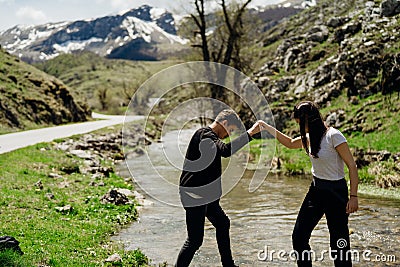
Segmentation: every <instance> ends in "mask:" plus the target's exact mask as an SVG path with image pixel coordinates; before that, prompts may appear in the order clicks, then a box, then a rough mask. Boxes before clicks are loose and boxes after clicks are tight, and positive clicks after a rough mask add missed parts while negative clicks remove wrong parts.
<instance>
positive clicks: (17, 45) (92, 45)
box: [0, 5, 187, 62]
mask: <svg viewBox="0 0 400 267" xmlns="http://www.w3.org/2000/svg"><path fill="white" fill-rule="evenodd" d="M186 43H187V40H185V39H183V38H181V37H179V36H177V35H176V25H175V20H174V17H173V15H172V14H171V13H169V12H167V11H166V10H164V9H160V8H154V7H150V6H148V5H143V6H141V7H139V8H136V9H131V10H129V11H127V12H124V13H122V14H117V15H113V16H106V17H101V18H96V19H92V20H79V21H74V22H59V23H48V24H44V25H39V26H37V25H36V26H21V25H18V26H15V27H13V28H11V29H8V30H6V31H3V32H0V45H1V46H2V47H3V48H4V49H6V50H7V51H8V52H10V53H11V54H14V55H17V56H19V57H20V58H21V59H23V60H25V61H28V62H32V61H43V60H47V59H50V58H53V57H56V56H57V55H59V54H60V53H71V52H74V51H79V50H89V51H92V52H95V53H97V54H99V55H101V56H106V57H110V58H126V59H142V60H155V59H160V58H162V57H163V53H167V50H169V48H170V47H171V45H173V46H174V47H176V46H178V47H179V46H182V45H184V44H186ZM160 47H162V48H160ZM168 52H169V51H168Z"/></svg>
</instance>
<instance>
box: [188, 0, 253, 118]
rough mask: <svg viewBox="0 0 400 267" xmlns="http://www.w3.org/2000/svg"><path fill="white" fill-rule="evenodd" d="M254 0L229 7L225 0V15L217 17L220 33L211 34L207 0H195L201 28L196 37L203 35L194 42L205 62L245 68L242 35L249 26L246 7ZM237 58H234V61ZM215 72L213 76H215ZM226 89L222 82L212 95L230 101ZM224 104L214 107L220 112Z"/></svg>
mask: <svg viewBox="0 0 400 267" xmlns="http://www.w3.org/2000/svg"><path fill="white" fill-rule="evenodd" d="M251 1H252V0H246V1H245V2H244V3H236V4H235V3H234V4H232V5H231V6H228V4H227V2H226V0H221V2H219V3H218V4H219V5H220V6H221V9H222V15H221V20H215V22H214V23H215V24H216V25H215V26H216V27H214V28H216V30H215V31H216V32H215V33H214V34H213V35H211V37H210V36H209V35H208V34H207V29H208V28H209V26H208V25H207V23H208V18H207V16H208V14H206V11H205V5H206V2H210V1H207V0H195V1H194V5H195V12H196V14H191V18H192V19H193V21H194V22H195V24H196V27H197V30H196V31H195V36H198V35H199V36H200V40H201V42H200V44H193V45H192V47H195V48H200V49H201V52H202V58H203V60H204V61H212V62H218V63H222V64H224V65H230V66H233V67H234V68H236V69H238V70H239V71H242V70H243V68H244V63H243V62H244V61H243V60H242V59H241V54H240V52H241V48H242V46H243V44H242V43H241V40H242V37H243V36H244V35H245V31H244V29H245V27H244V23H243V17H244V15H245V12H246V8H247V7H248V5H249V4H250V3H251ZM233 59H234V60H233ZM221 70H222V71H224V70H225V71H226V68H223V69H221ZM219 74H220V75H219V77H217V78H218V79H219V80H218V81H217V83H218V84H224V82H225V80H224V79H225V73H223V72H222V73H219ZM211 76H212V75H210V77H211ZM224 90H225V89H224V88H223V87H221V86H218V85H211V88H210V91H211V97H212V98H214V99H217V100H220V101H221V102H227V96H226V94H225V93H224ZM220 109H221V107H219V106H216V107H214V113H215V114H216V113H218V112H219V111H220Z"/></svg>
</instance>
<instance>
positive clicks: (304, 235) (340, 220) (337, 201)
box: [292, 177, 352, 267]
mask: <svg viewBox="0 0 400 267" xmlns="http://www.w3.org/2000/svg"><path fill="white" fill-rule="evenodd" d="M347 202H348V189H347V183H346V180H345V179H341V180H339V181H327V180H322V179H318V178H316V177H314V179H313V182H312V183H311V186H310V189H309V191H308V193H307V195H306V197H305V199H304V201H303V204H302V205H301V208H300V211H299V215H298V216H297V220H296V224H295V227H294V230H293V234H292V242H293V249H294V250H295V251H296V252H297V253H296V256H297V265H298V266H312V257H313V253H315V254H317V252H313V251H311V247H310V245H309V240H310V236H311V232H312V231H313V229H314V228H315V226H316V225H317V224H318V222H319V220H320V219H321V218H322V216H323V215H324V214H325V216H326V221H327V224H328V229H329V234H330V250H331V251H330V255H331V257H330V258H331V259H333V260H334V263H335V266H336V267H339V266H340V267H342V266H343V267H344V266H346V267H347V266H352V263H351V251H350V240H349V228H348V214H347V213H346V205H347ZM325 255H326V254H325ZM328 256H329V254H328ZM316 257H317V258H319V257H320V255H316Z"/></svg>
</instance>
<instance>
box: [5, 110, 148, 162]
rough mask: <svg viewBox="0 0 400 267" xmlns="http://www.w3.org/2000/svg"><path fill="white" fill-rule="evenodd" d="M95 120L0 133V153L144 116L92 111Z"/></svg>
mask: <svg viewBox="0 0 400 267" xmlns="http://www.w3.org/2000/svg"><path fill="white" fill-rule="evenodd" d="M92 118H93V119H98V120H96V121H89V122H82V123H76V124H68V125H61V126H54V127H48V128H42V129H37V130H29V131H23V132H17V133H11V134H4V135H0V154H3V153H6V152H9V151H12V150H16V149H18V148H22V147H26V146H30V145H34V144H37V143H41V142H51V141H53V140H54V139H58V138H65V137H69V136H72V135H76V134H84V133H88V132H92V131H95V130H98V129H101V128H105V127H108V126H112V125H117V124H122V123H124V122H130V121H135V120H140V119H143V118H144V116H123V115H119V116H118V115H103V114H98V113H92Z"/></svg>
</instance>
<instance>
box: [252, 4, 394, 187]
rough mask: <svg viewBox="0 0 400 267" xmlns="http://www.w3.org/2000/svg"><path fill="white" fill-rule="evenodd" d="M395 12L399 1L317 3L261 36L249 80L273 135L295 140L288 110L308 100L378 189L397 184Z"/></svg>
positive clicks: (295, 131) (365, 176) (290, 110)
mask: <svg viewBox="0 0 400 267" xmlns="http://www.w3.org/2000/svg"><path fill="white" fill-rule="evenodd" d="M399 13H400V2H399V1H387V0H384V1H374V2H372V1H369V2H365V1H357V0H347V1H341V2H340V3H339V2H332V1H328V0H320V1H317V5H316V6H315V7H310V8H308V9H306V10H304V11H302V12H300V13H298V14H297V15H295V16H293V17H291V18H290V19H289V20H287V21H284V22H282V24H281V25H279V26H278V27H274V28H272V29H271V30H270V31H268V32H266V34H265V35H264V37H263V39H262V40H263V41H262V42H263V55H264V56H263V57H262V60H261V62H262V64H261V65H262V67H261V68H260V69H259V70H256V71H255V74H254V76H253V77H254V80H255V81H256V82H257V84H258V85H259V87H260V88H261V89H262V91H263V92H264V94H265V96H266V97H267V99H268V102H269V104H270V106H271V109H272V111H273V114H274V121H275V123H276V125H277V127H278V128H279V129H281V130H284V131H285V132H287V133H289V134H298V132H297V126H296V125H295V123H294V122H293V121H292V120H291V112H292V109H293V106H294V105H295V103H297V102H299V101H300V100H305V99H307V100H312V101H315V102H316V103H318V104H319V105H320V106H321V108H322V114H323V115H324V116H325V117H326V119H327V122H328V123H329V124H330V125H332V126H334V127H337V128H339V129H340V130H341V131H342V132H343V133H344V134H345V135H346V136H347V137H348V138H349V143H350V146H351V147H352V148H353V152H354V156H355V157H356V158H357V163H358V165H359V167H363V166H368V167H369V168H368V169H364V170H363V171H362V179H365V180H375V179H376V180H375V182H376V183H378V184H379V185H380V186H382V187H387V186H393V185H394V186H395V185H400V177H399V175H398V173H399V171H400V145H399V144H400V134H399V131H398V129H399V126H400V95H399V94H400V87H399V84H400V80H399V79H400V28H399V25H400V14H399ZM287 160H289V161H295V160H296V159H295V158H293V159H287ZM292 163H293V164H295V162H292ZM396 173H397V174H396ZM378 180H379V181H378ZM382 180H383V181H382Z"/></svg>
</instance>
